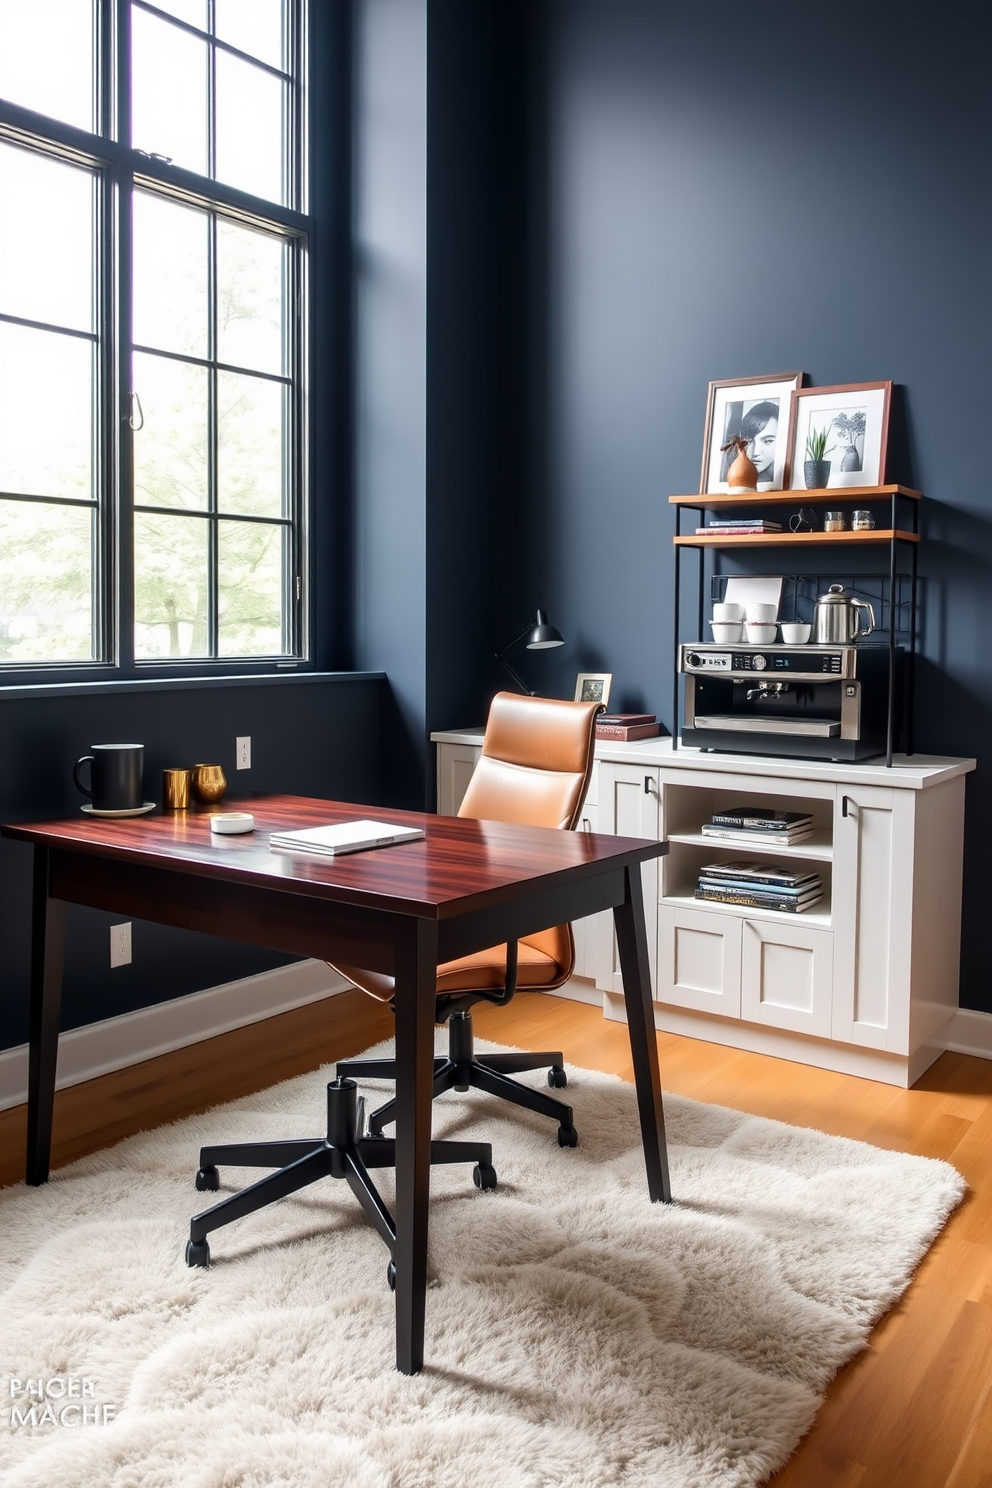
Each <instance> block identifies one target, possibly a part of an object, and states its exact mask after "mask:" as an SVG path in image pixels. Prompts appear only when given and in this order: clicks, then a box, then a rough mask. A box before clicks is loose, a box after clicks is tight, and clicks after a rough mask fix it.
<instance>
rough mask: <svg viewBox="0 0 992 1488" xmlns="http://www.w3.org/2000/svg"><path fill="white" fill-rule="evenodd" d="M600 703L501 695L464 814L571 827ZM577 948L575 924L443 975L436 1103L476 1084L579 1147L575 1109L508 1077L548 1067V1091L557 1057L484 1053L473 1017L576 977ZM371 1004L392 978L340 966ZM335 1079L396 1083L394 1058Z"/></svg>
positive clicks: (378, 1122)
mask: <svg viewBox="0 0 992 1488" xmlns="http://www.w3.org/2000/svg"><path fill="white" fill-rule="evenodd" d="M601 711H602V705H601V704H600V703H566V702H559V701H557V700H555V699H549V698H534V697H521V696H519V695H518V694H517V693H512V692H500V693H497V694H496V696H495V697H494V698H493V702H492V707H491V708H490V711H489V720H488V722H487V724H486V736H485V742H484V743H483V746H482V757H481V759H480V760H479V763H478V764H477V766H476V768H475V773H474V774H473V776H472V779H471V781H470V782H469V787H468V790H467V791H466V792H465V798H464V800H463V801H462V804H461V807H460V808H459V811H458V815H459V816H466V817H477V818H480V819H482V820H486V821H508V822H521V823H523V824H525V825H527V826H536V827H559V828H562V829H563V830H566V831H568V830H571V829H572V828H574V826H575V824H576V822H577V821H578V819H579V812H580V811H581V809H582V803H583V801H584V800H585V795H586V790H587V788H588V786H589V776H590V774H591V772H592V760H593V746H594V742H595V724H596V715H597V713H599V712H601ZM574 965H575V942H574V940H573V938H572V927H571V925H559V926H557V928H555V929H552V930H543V931H541V932H539V933H538V934H536V935H528V936H525V937H524V938H523V939H522V940H520V941H518V942H515V943H513V944H511V945H508V946H505V945H501V946H493V947H491V948H490V949H489V950H485V951H478V952H476V953H475V954H474V955H471V956H462V957H460V958H459V959H458V960H456V961H447V962H445V963H444V964H443V965H441V966H439V967H438V969H437V1002H436V1018H437V1022H438V1023H447V1024H448V1056H447V1058H446V1059H445V1058H440V1059H435V1061H434V1097H435V1098H436V1097H437V1096H439V1095H440V1094H441V1093H442V1092H443V1091H445V1090H451V1089H455V1090H467V1089H468V1088H469V1087H470V1086H475V1087H477V1088H478V1089H480V1090H487V1091H488V1092H489V1093H490V1094H491V1095H498V1096H502V1098H503V1099H504V1100H509V1101H513V1102H514V1104H515V1105H518V1106H523V1107H525V1108H526V1109H527V1110H529V1111H537V1112H539V1113H540V1114H541V1115H542V1116H550V1117H551V1119H552V1120H553V1121H557V1122H558V1142H559V1145H560V1146H562V1147H574V1146H575V1145H576V1143H577V1141H578V1134H577V1133H576V1130H575V1126H574V1124H573V1121H572V1108H571V1106H566V1105H565V1104H564V1102H563V1101H559V1100H555V1099H554V1098H553V1097H551V1096H548V1095H545V1094H543V1092H541V1091H537V1090H531V1089H530V1088H529V1087H528V1086H526V1085H521V1084H520V1083H519V1081H517V1080H512V1079H510V1078H509V1077H510V1076H511V1075H514V1074H519V1073H520V1072H522V1071H523V1070H532V1069H540V1068H542V1066H544V1065H548V1066H550V1068H549V1070H548V1084H549V1085H550V1086H551V1087H552V1088H553V1089H554V1088H558V1089H561V1088H562V1087H564V1086H565V1085H566V1084H567V1079H566V1076H565V1070H564V1068H563V1061H562V1055H561V1052H560V1051H557V1052H555V1053H544V1054H525V1053H522V1052H521V1053H517V1054H483V1055H482V1056H481V1057H478V1058H477V1057H476V1056H475V1053H474V1049H473V1035H472V1015H471V1013H470V1011H469V1009H470V1008H471V1007H472V1006H473V1005H474V1004H475V1003H477V1002H490V1003H494V1004H496V1005H497V1006H503V1005H504V1004H505V1003H508V1002H509V1001H510V999H511V997H513V995H514V993H515V992H517V991H528V992H530V991H542V992H549V991H551V990H552V989H553V988H555V987H560V986H561V985H562V983H563V982H566V981H567V980H568V978H569V977H570V976H571V974H572V970H573V967H574ZM336 969H337V970H338V971H339V972H340V973H341V975H342V976H345V977H347V978H348V980H349V981H351V982H353V983H354V984H355V986H356V987H360V988H361V989H362V991H363V992H367V993H368V994H369V995H370V996H371V997H375V998H378V999H379V1000H380V1001H384V1002H389V1001H391V1000H392V997H393V981H392V978H391V977H388V976H383V975H381V974H380V973H377V972H368V971H362V970H361V969H360V968H358V967H357V966H339V967H337V968H336ZM337 1072H338V1076H339V1078H340V1077H344V1078H348V1079H355V1078H360V1077H362V1076H364V1077H365V1078H366V1079H386V1080H388V1079H395V1077H396V1064H395V1061H394V1060H391V1059H375V1060H358V1061H353V1060H348V1061H346V1062H343V1063H340V1064H338V1066H337ZM395 1105H396V1103H395V1101H388V1102H387V1103H386V1105H384V1106H380V1107H379V1109H378V1110H377V1111H374V1112H373V1113H372V1115H371V1116H370V1118H369V1130H370V1131H371V1132H373V1133H380V1132H381V1131H382V1128H383V1127H384V1126H385V1125H386V1124H387V1123H388V1122H390V1121H391V1120H393V1117H394V1112H395Z"/></svg>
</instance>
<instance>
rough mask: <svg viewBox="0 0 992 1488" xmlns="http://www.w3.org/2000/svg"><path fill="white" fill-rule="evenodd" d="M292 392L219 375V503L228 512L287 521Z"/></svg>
mask: <svg viewBox="0 0 992 1488" xmlns="http://www.w3.org/2000/svg"><path fill="white" fill-rule="evenodd" d="M285 424H286V392H285V388H284V387H283V384H282V383H281V382H268V381H266V380H265V379H264V378H260V377H238V376H236V375H235V373H233V372H219V373H218V374H217V505H218V507H219V509H220V510H221V511H224V512H229V513H233V512H238V513H243V514H244V515H246V516H255V517H281V516H282V515H283V513H284V510H285V505H284V501H283V492H284V490H285V486H286V481H285V477H284V470H285V465H286V460H285V448H286V437H285Z"/></svg>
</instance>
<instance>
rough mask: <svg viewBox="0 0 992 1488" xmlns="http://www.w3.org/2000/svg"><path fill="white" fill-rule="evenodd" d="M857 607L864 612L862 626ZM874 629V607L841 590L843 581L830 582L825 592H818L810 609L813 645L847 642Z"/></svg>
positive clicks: (831, 644)
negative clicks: (866, 619) (840, 582)
mask: <svg viewBox="0 0 992 1488" xmlns="http://www.w3.org/2000/svg"><path fill="white" fill-rule="evenodd" d="M859 610H864V611H866V613H867V616H868V624H867V626H862V624H861V615H860V614H859V613H858V612H859ZM874 629H875V611H874V610H873V609H872V607H871V605H870V604H869V603H868V602H867V600H864V599H852V597H851V596H850V595H849V594H845V592H844V586H843V584H831V585H830V590H829V592H828V593H827V594H821V595H820V597H819V599H818V600H817V601H816V606H815V608H814V610H813V640H814V642H815V644H816V645H817V646H849V645H851V643H852V642H853V641H856V640H857V639H858V638H859V636H868V635H871V633H872V631H873V630H874Z"/></svg>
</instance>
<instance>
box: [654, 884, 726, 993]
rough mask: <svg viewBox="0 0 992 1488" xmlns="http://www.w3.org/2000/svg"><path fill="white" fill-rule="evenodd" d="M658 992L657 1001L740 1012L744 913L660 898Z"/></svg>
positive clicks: (656, 988)
mask: <svg viewBox="0 0 992 1488" xmlns="http://www.w3.org/2000/svg"><path fill="white" fill-rule="evenodd" d="M654 995H655V1001H656V1002H668V1003H671V1004H672V1005H673V1006H675V1007H685V1008H695V1009H696V1011H697V1012H702V1013H719V1014H720V1015H722V1016H723V1017H725V1018H738V1017H740V1011H741V921H740V919H739V918H738V917H737V916H736V915H730V914H723V913H720V912H715V913H712V914H708V913H707V912H706V911H705V910H695V909H683V908H681V907H677V908H676V907H673V906H671V905H668V904H662V905H661V906H660V907H659V909H658V976H657V981H656V983H655V994H654Z"/></svg>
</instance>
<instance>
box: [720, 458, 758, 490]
mask: <svg viewBox="0 0 992 1488" xmlns="http://www.w3.org/2000/svg"><path fill="white" fill-rule="evenodd" d="M727 489H728V490H729V491H756V490H757V489H758V467H757V465H755V463H754V461H753V460H752V459H750V458H749V457H748V455H747V453H746V452H745V451H744V450H738V451H737V456H736V458H735V459H734V461H733V463H732V465H731V467H730V469H729V470H728V471H727Z"/></svg>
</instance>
